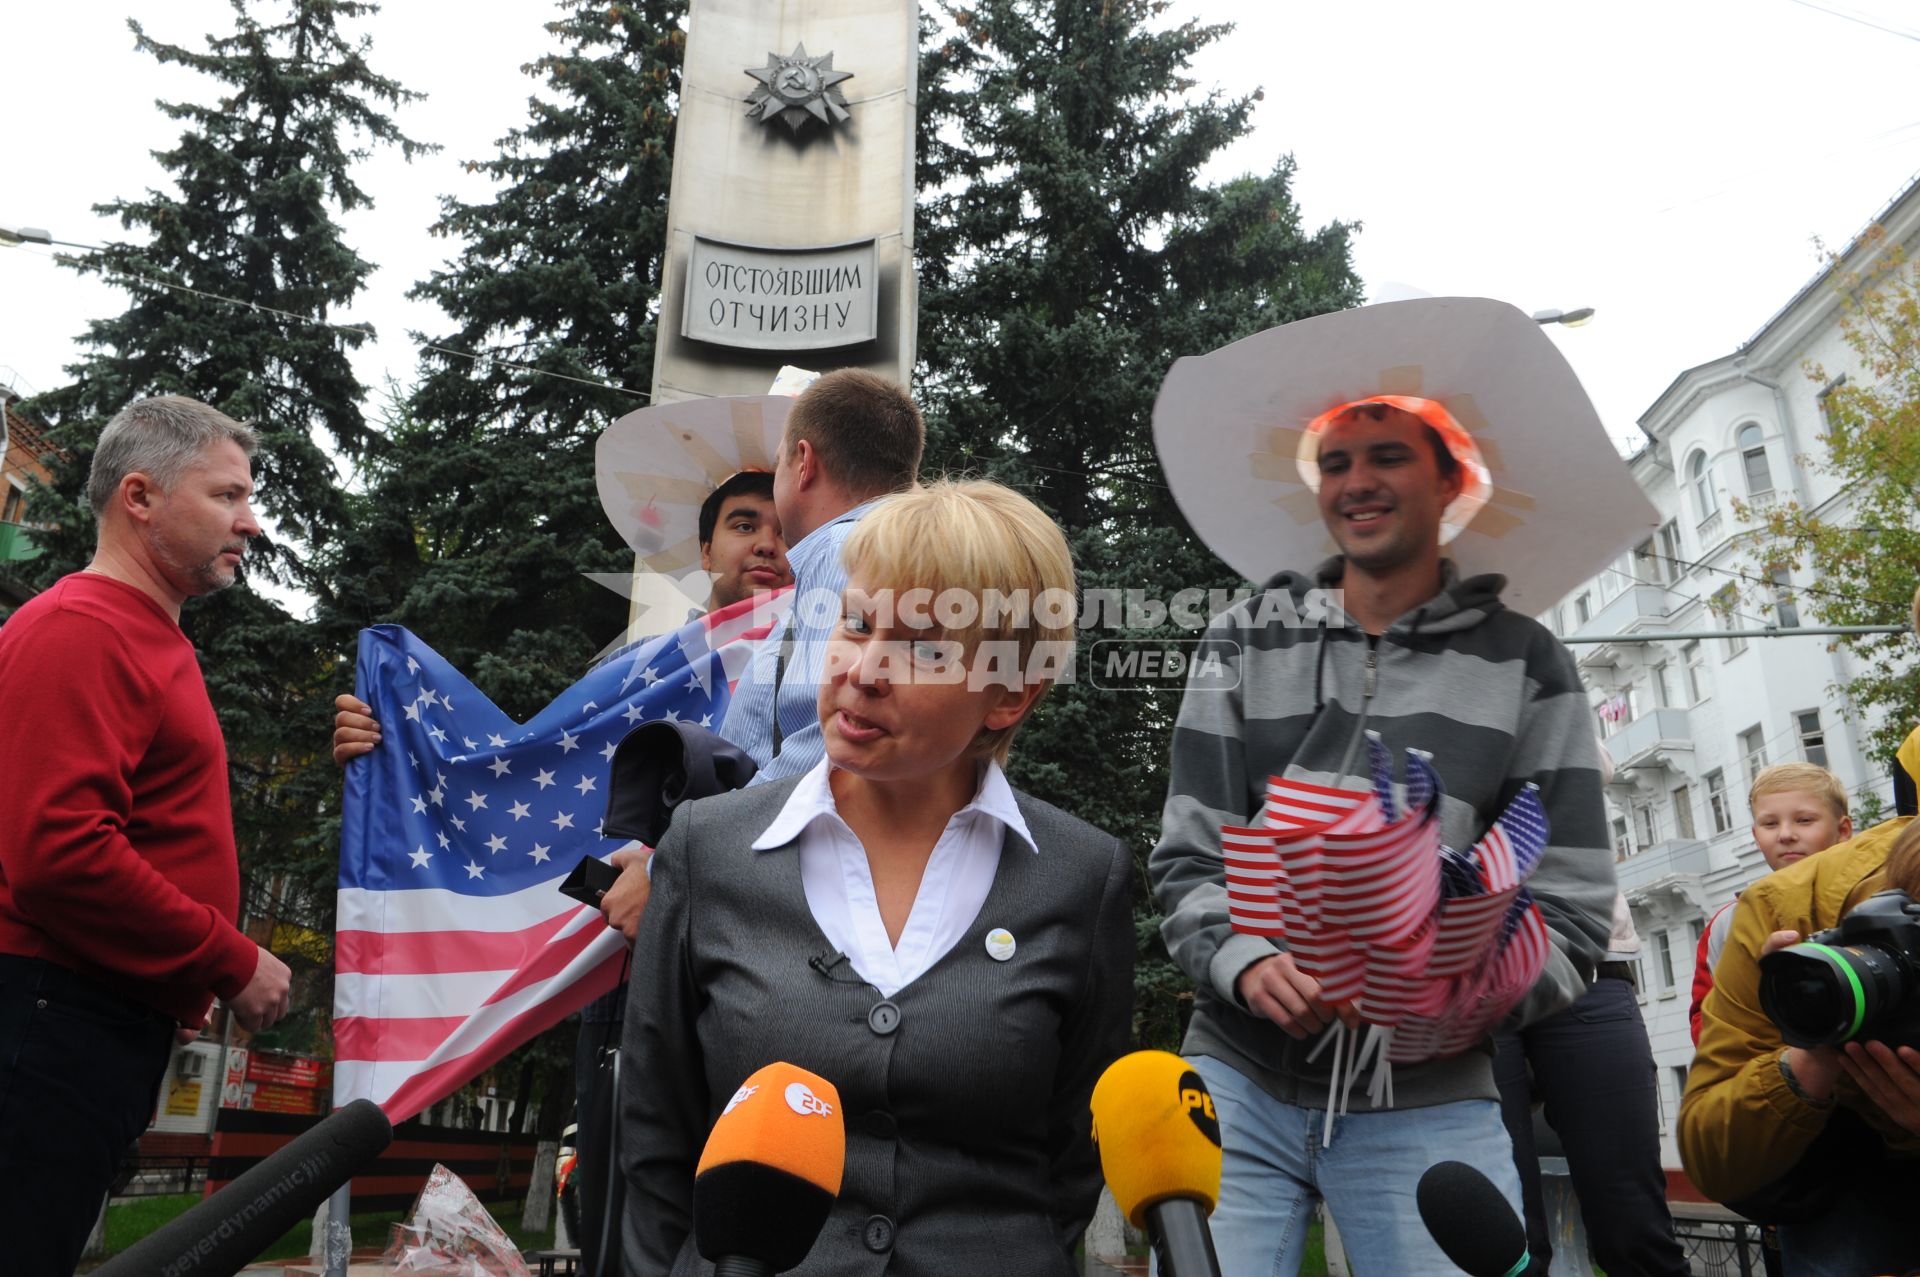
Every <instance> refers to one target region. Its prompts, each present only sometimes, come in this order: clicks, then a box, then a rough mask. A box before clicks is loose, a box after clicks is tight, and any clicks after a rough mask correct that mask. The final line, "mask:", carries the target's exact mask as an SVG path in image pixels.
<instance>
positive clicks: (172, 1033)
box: [0, 395, 289, 1277]
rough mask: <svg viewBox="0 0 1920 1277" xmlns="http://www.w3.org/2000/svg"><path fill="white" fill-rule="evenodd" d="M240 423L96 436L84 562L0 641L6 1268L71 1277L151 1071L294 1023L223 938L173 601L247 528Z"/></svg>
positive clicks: (222, 761)
mask: <svg viewBox="0 0 1920 1277" xmlns="http://www.w3.org/2000/svg"><path fill="white" fill-rule="evenodd" d="M254 447H255V436H254V432H253V431H252V429H250V428H249V427H247V426H243V425H240V424H239V423H237V422H235V421H233V420H231V419H229V418H228V417H226V416H224V415H223V414H221V413H219V412H217V411H215V410H214V409H212V408H209V407H208V406H207V405H205V404H202V403H197V402H195V401H193V400H191V399H184V398H180V397H178V396H172V395H169V396H163V397H160V398H156V399H147V400H143V401H141V402H139V403H136V404H133V405H132V406H131V407H129V408H127V409H125V410H124V411H122V412H121V413H119V414H118V415H117V416H115V417H114V419H113V420H112V421H110V422H108V423H107V427H106V429H105V430H104V431H102V432H101V435H100V441H99V444H98V447H97V449H96V451H95V453H94V459H93V470H92V473H91V475H90V477H89V479H88V482H87V496H88V499H89V501H90V502H91V504H92V506H93V510H94V517H95V520H96V522H97V527H98V538H97V541H96V545H95V549H94V555H93V560H92V562H90V563H89V564H88V565H87V567H86V569H85V570H84V571H81V572H75V573H73V574H72V575H70V576H66V577H62V578H61V579H60V580H59V581H58V582H56V583H55V584H54V585H53V586H52V588H50V589H48V590H47V591H46V592H45V593H43V594H40V595H38V596H36V597H35V598H33V599H31V600H30V601H28V602H27V604H26V605H25V606H23V607H21V608H20V609H19V610H18V611H17V612H15V613H14V614H13V615H12V616H11V617H10V618H9V619H8V620H7V622H6V624H5V626H4V627H0V1184H4V1185H5V1186H6V1188H5V1191H4V1192H0V1253H5V1254H6V1255H7V1257H8V1261H7V1264H6V1268H7V1271H8V1272H9V1273H14V1274H26V1275H29V1277H40V1275H42V1274H45V1277H69V1274H71V1273H72V1272H73V1269H74V1265H75V1264H76V1263H77V1262H78V1260H79V1257H80V1251H81V1249H82V1247H83V1246H84V1245H85V1244H86V1238H87V1234H88V1232H89V1231H90V1230H91V1229H92V1226H93V1222H94V1218H95V1216H96V1215H97V1214H98V1212H99V1209H100V1202H101V1199H102V1198H103V1197H104V1195H105V1194H106V1191H107V1188H108V1186H109V1184H110V1182H111V1180H112V1177H113V1172H114V1168H115V1167H116V1165H117V1164H118V1162H119V1160H120V1157H121V1155H122V1154H123V1153H124V1152H125V1151H126V1148H127V1145H128V1144H130V1143H131V1142H132V1141H133V1140H134V1139H135V1138H136V1137H137V1136H138V1135H139V1134H140V1132H141V1131H142V1130H144V1129H145V1128H146V1125H147V1121H148V1119H149V1118H150V1117H151V1115H152V1112H153V1104H154V1099H155V1096H156V1094H157V1092H158V1090H159V1085H160V1078H161V1075H162V1074H163V1073H164V1072H165V1070H166V1063H167V1055H168V1053H169V1051H170V1050H171V1049H172V1047H173V1045H174V1043H175V1042H176V1040H177V1041H181V1042H187V1041H191V1040H192V1039H193V1038H194V1036H195V1035H197V1034H198V1032H199V1031H200V1028H201V1026H202V1025H203V1024H204V1023H205V1022H206V1018H207V1012H208V1010H209V1008H210V1007H211V1005H212V1002H213V999H214V998H215V997H218V998H220V999H222V1000H223V1001H224V1002H225V1003H226V1004H227V1007H228V1009H229V1011H230V1012H231V1013H232V1014H233V1015H234V1017H235V1018H236V1019H237V1020H238V1021H239V1023H240V1024H241V1025H242V1026H244V1027H246V1028H248V1029H260V1028H264V1027H266V1026H268V1025H270V1024H272V1023H273V1022H274V1021H276V1020H278V1019H279V1018H280V1017H281V1016H282V1015H284V1014H285V1013H286V1010H287V999H288V986H289V972H288V970H287V967H286V964H285V963H283V962H281V961H280V960H279V959H278V958H276V957H274V956H273V955H272V954H271V953H268V952H267V951H266V950H265V949H262V948H261V947H260V946H258V945H256V944H254V943H253V942H252V941H251V940H249V939H247V938H246V936H244V935H242V934H241V933H240V931H239V930H238V929H237V928H236V927H235V925H234V921H235V917H236V914H237V912H238V909H239V903H240V872H239V863H238V861H237V859H236V856H235V851H234V839H233V813H232V809H231V806H230V803H229V799H228V793H227V756H226V745H225V743H224V742H223V740H222V739H221V736H220V724H219V721H218V720H217V719H216V718H215V717H214V713H213V706H212V704H211V702H210V701H209V700H208V699H207V689H206V684H205V682H204V681H203V680H202V679H201V675H200V665H199V662H198V659H197V658H196V656H195V653H194V649H193V644H192V643H190V642H189V641H188V640H187V638H186V636H185V635H184V634H182V633H181V631H180V605H181V604H182V603H184V602H185V601H186V600H187V599H189V598H192V597H195V596H197V595H202V594H211V593H213V592H214V591H215V590H220V589H224V588H225V587H227V586H229V585H231V584H233V581H234V577H235V574H236V573H237V571H238V569H239V566H240V559H241V555H242V554H243V553H244V552H245V549H246V544H247V539H248V538H249V537H251V536H255V535H257V534H258V533H259V531H260V525H259V524H258V523H257V522H255V520H254V517H253V511H252V510H251V509H250V508H249V506H248V497H249V495H250V494H251V493H252V491H253V477H252V469H251V463H250V462H249V460H248V458H249V456H250V455H251V454H252V452H253V450H254Z"/></svg>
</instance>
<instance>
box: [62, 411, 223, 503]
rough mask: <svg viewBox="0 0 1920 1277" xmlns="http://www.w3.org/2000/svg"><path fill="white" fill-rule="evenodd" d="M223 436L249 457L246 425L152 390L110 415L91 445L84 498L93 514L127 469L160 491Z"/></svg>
mask: <svg viewBox="0 0 1920 1277" xmlns="http://www.w3.org/2000/svg"><path fill="white" fill-rule="evenodd" d="M222 441H228V442H232V443H235V444H238V445H239V446H240V451H242V452H244V453H246V454H247V455H248V456H249V457H251V456H252V455H253V454H254V451H255V450H256V449H258V448H259V446H260V436H259V435H258V434H256V433H255V432H254V429H253V427H252V426H249V425H244V424H242V423H241V422H238V421H235V420H234V419H233V418H232V417H229V416H227V414H226V413H224V412H221V411H220V410H219V409H218V408H211V407H208V406H207V405H206V404H203V403H201V402H200V401H199V400H198V399H189V398H187V397H186V396H185V395H155V396H154V397H153V398H151V399H141V400H138V401H136V402H134V403H130V404H128V405H127V406H126V407H124V408H122V409H121V410H120V411H119V412H117V413H115V414H114V417H113V420H112V421H109V422H108V423H107V428H106V429H105V430H102V431H101V432H100V442H99V443H98V444H96V445H95V446H94V450H93V469H92V470H91V471H90V472H89V473H88V475H87V502H88V504H90V505H91V506H92V507H93V517H94V518H96V519H98V518H100V517H101V516H103V515H105V514H106V512H107V505H108V503H109V502H111V501H112V500H113V494H114V492H115V491H116V490H118V488H119V487H120V481H121V480H122V479H124V478H126V477H127V476H128V475H130V474H136V473H137V474H144V475H146V476H147V478H149V479H151V480H153V483H154V485H155V486H156V487H158V488H160V489H161V490H162V491H165V490H166V489H168V488H171V487H172V486H173V485H174V484H176V483H178V482H179V481H180V477H181V476H182V475H184V474H185V473H186V472H187V471H188V470H190V469H192V468H193V465H194V463H195V462H197V461H199V460H200V457H201V454H202V453H204V452H206V450H207V449H208V448H210V447H212V446H213V445H215V444H217V443H220V442H222Z"/></svg>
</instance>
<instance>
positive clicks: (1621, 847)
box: [1613, 816, 1633, 860]
mask: <svg viewBox="0 0 1920 1277" xmlns="http://www.w3.org/2000/svg"><path fill="white" fill-rule="evenodd" d="M1632 854H1633V839H1632V838H1629V837H1628V836H1627V818H1626V817H1625V816H1615V817H1614V818H1613V858H1614V859H1615V860H1625V859H1626V858H1627V857H1628V856H1631V855H1632Z"/></svg>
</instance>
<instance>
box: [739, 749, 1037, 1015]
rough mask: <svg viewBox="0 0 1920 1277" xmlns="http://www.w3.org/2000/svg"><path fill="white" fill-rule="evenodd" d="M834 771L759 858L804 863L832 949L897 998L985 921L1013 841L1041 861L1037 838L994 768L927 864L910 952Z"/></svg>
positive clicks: (778, 822)
mask: <svg viewBox="0 0 1920 1277" xmlns="http://www.w3.org/2000/svg"><path fill="white" fill-rule="evenodd" d="M829 767H830V764H829V763H828V762H827V761H826V760H825V759H822V760H821V761H820V763H819V764H818V765H816V766H815V767H814V768H813V770H812V771H810V772H808V773H807V774H806V775H805V776H803V777H801V778H800V783H799V784H798V785H796V786H795V787H794V791H793V793H792V794H790V795H788V797H787V802H786V805H785V806H784V807H782V808H781V809H780V814H779V815H778V816H775V817H774V818H773V823H772V824H771V825H768V826H767V830H766V832H765V833H763V834H761V835H760V836H759V837H758V838H756V839H755V840H754V843H753V849H754V850H755V851H774V850H777V849H781V848H787V847H788V845H789V844H792V846H791V848H790V850H792V851H793V852H795V853H797V854H798V855H799V857H800V881H801V884H802V886H803V887H804V888H805V890H806V893H807V909H808V910H809V911H810V912H811V913H812V914H813V920H814V922H816V923H817V924H819V927H820V930H821V932H822V933H823V934H824V935H825V936H826V938H827V942H828V943H829V944H831V945H832V946H833V947H834V948H835V949H838V950H839V951H840V952H841V953H844V954H846V955H847V960H848V962H850V963H851V964H852V965H853V969H854V970H855V971H857V972H858V973H859V975H860V978H861V979H863V980H865V981H866V982H867V983H868V984H871V985H872V986H873V987H874V988H876V989H878V990H879V991H880V996H882V997H887V998H890V997H892V996H893V995H894V994H895V993H898V992H899V991H900V990H901V989H902V988H904V987H905V986H906V985H908V984H910V983H911V982H912V981H914V980H915V979H917V978H919V977H920V976H921V975H922V974H924V973H925V972H926V971H927V969H928V968H930V967H932V966H933V964H934V963H936V962H938V961H940V959H941V958H943V957H945V956H946V954H947V951H948V950H949V949H951V948H953V946H954V945H955V944H957V943H958V942H959V941H960V938H961V937H962V936H964V935H966V933H967V929H968V928H969V927H971V926H972V925H973V921H974V919H975V918H977V917H978V916H979V914H980V907H981V906H982V905H983V904H985V903H986V900H987V893H988V892H989V891H991V890H992V889H993V876H994V874H995V872H996V871H998V869H999V867H1000V847H1001V843H1002V842H1003V841H1004V839H1005V836H1006V834H1007V833H1008V832H1012V833H1013V834H1014V835H1016V836H1017V837H1018V838H1019V839H1020V841H1021V842H1023V843H1025V844H1026V846H1027V848H1028V850H1029V851H1031V852H1033V853H1034V854H1036V855H1037V854H1038V853H1039V850H1040V849H1039V848H1038V847H1037V846H1035V845H1034V841H1033V834H1032V833H1031V832H1029V831H1028V829H1027V822H1026V820H1025V819H1024V818H1022V816H1021V815H1020V808H1019V805H1018V804H1016V803H1015V802H1014V799H1013V786H1011V785H1009V784H1008V783H1007V778H1006V775H1005V774H1004V773H1003V772H1002V771H1001V770H1000V764H998V763H995V762H989V763H988V764H987V765H986V767H985V769H984V770H983V771H982V772H981V775H980V788H979V789H978V790H976V791H975V793H974V796H973V801H972V802H970V803H968V804H967V805H966V806H965V807H962V808H961V809H960V810H959V811H957V812H955V813H954V814H953V818H952V819H950V820H949V821H947V827H946V828H945V829H944V830H942V831H941V833H940V838H939V841H937V842H935V843H934V845H933V853H932V854H931V855H929V856H928V857H927V868H926V872H925V873H924V874H922V875H921V878H920V889H919V890H918V891H917V892H915V893H914V897H913V910H912V912H910V913H909V914H908V915H907V923H906V926H904V927H902V928H901V930H900V943H899V945H898V946H895V945H894V944H892V943H891V942H889V941H888V939H887V928H886V925H885V924H884V923H882V922H881V921H880V903H879V900H878V898H877V897H876V896H875V894H874V889H873V869H872V867H871V866H870V865H869V864H868V863H867V849H866V848H865V847H864V846H862V845H861V843H860V840H859V839H858V838H857V837H855V836H854V833H853V830H852V829H850V828H848V826H847V822H846V821H844V820H842V819H841V818H840V811H839V808H838V807H837V806H836V805H835V804H834V801H833V787H832V786H831V785H829V784H828V783H827V771H828V768H829Z"/></svg>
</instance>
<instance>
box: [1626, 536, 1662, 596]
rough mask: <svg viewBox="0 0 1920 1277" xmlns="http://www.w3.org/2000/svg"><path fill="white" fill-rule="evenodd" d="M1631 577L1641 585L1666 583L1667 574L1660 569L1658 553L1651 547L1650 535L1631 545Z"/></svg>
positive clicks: (1651, 539)
mask: <svg viewBox="0 0 1920 1277" xmlns="http://www.w3.org/2000/svg"><path fill="white" fill-rule="evenodd" d="M1633 579H1634V580H1635V581H1638V582H1640V583H1641V584H1642V585H1664V584H1666V580H1667V576H1666V573H1665V572H1664V571H1662V569H1661V565H1660V555H1659V554H1658V553H1657V552H1655V550H1654V548H1653V538H1652V537H1648V538H1647V539H1646V540H1644V541H1642V542H1641V543H1640V544H1639V545H1636V546H1634V547H1633Z"/></svg>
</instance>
